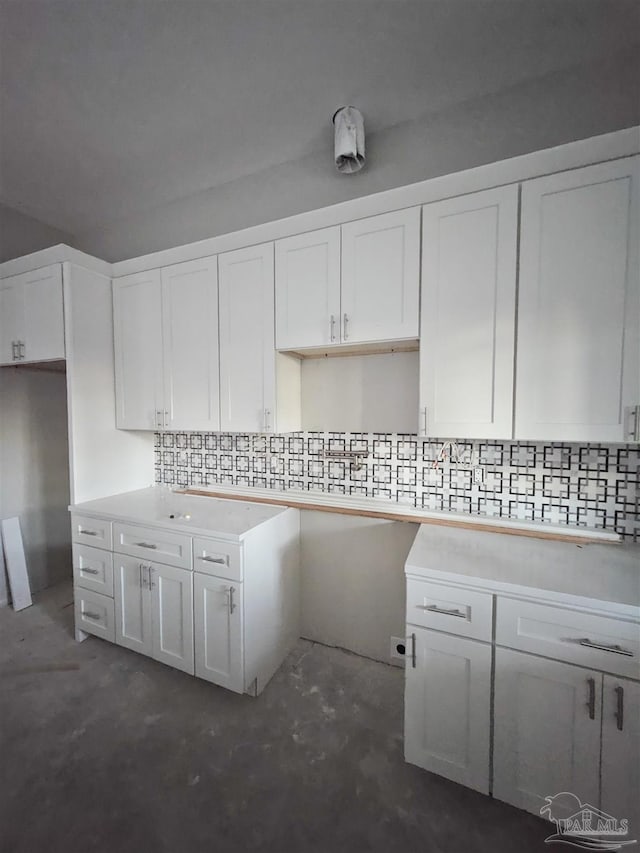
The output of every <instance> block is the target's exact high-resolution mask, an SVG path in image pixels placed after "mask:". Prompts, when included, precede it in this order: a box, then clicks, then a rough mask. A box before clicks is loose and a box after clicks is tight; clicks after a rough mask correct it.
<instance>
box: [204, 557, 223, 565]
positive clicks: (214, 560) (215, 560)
mask: <svg viewBox="0 0 640 853" xmlns="http://www.w3.org/2000/svg"><path fill="white" fill-rule="evenodd" d="M198 559H199V560H202V561H203V562H204V563H219V564H220V565H222V566H226V564H227V561H226V559H225V558H224V557H198Z"/></svg>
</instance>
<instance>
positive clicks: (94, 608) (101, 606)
mask: <svg viewBox="0 0 640 853" xmlns="http://www.w3.org/2000/svg"><path fill="white" fill-rule="evenodd" d="M73 593H74V605H75V615H76V628H80V630H81V631H86V632H87V633H88V634H95V635H96V637H102V639H103V640H109V642H111V643H113V642H115V639H116V631H115V609H114V606H113V599H112V598H107V596H106V595H100V593H99V592H93V591H91V590H88V589H82V587H79V586H76V587H74V590H73Z"/></svg>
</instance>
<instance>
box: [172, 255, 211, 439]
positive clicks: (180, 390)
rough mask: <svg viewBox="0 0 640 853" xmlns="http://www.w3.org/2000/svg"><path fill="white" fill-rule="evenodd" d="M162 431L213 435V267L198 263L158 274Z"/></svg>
mask: <svg viewBox="0 0 640 853" xmlns="http://www.w3.org/2000/svg"><path fill="white" fill-rule="evenodd" d="M162 344H163V363H164V405H163V406H162V409H163V411H164V410H165V409H166V410H167V412H168V422H167V424H166V426H167V427H168V428H169V429H172V430H202V431H209V430H219V429H220V396H219V386H220V379H219V365H218V266H217V259H216V258H215V257H214V258H204V259H203V260H198V261H190V262H188V263H185V264H177V265H176V266H172V267H167V268H166V269H163V270H162Z"/></svg>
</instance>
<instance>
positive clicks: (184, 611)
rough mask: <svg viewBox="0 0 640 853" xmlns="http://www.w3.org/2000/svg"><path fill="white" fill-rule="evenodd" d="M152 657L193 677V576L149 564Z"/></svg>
mask: <svg viewBox="0 0 640 853" xmlns="http://www.w3.org/2000/svg"><path fill="white" fill-rule="evenodd" d="M150 578H151V611H152V623H153V657H154V658H155V659H156V660H159V661H160V662H161V663H166V664H168V665H169V666H174V667H176V669H181V670H183V671H184V672H188V673H190V674H191V675H193V574H192V572H190V571H187V570H186V569H174V568H173V567H172V566H162V565H160V564H159V563H152V564H151V575H150Z"/></svg>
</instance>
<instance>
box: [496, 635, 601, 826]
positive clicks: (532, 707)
mask: <svg viewBox="0 0 640 853" xmlns="http://www.w3.org/2000/svg"><path fill="white" fill-rule="evenodd" d="M494 701H495V705H494V731H495V735H494V748H493V773H494V776H493V794H494V796H495V797H497V798H498V799H500V800H504V801H505V802H507V803H511V804H512V805H514V806H518V807H519V808H521V809H525V810H526V811H529V812H532V813H533V814H540V809H541V808H542V807H543V806H544V805H545V798H546V797H553V796H555V794H558V793H561V792H562V791H569V792H571V793H573V794H575V795H576V796H577V797H579V798H580V800H581V801H582V802H583V803H590V804H591V805H593V806H596V807H597V805H598V801H599V791H598V787H599V762H600V724H601V704H602V675H601V674H600V673H599V672H594V671H590V670H588V669H582V668H581V667H577V666H573V665H572V664H566V663H559V662H558V661H552V660H547V659H546V658H539V657H536V656H534V655H528V654H524V653H523V652H516V651H511V650H510V649H500V648H498V649H496V669H495V700H494ZM566 817H569V815H566Z"/></svg>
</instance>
